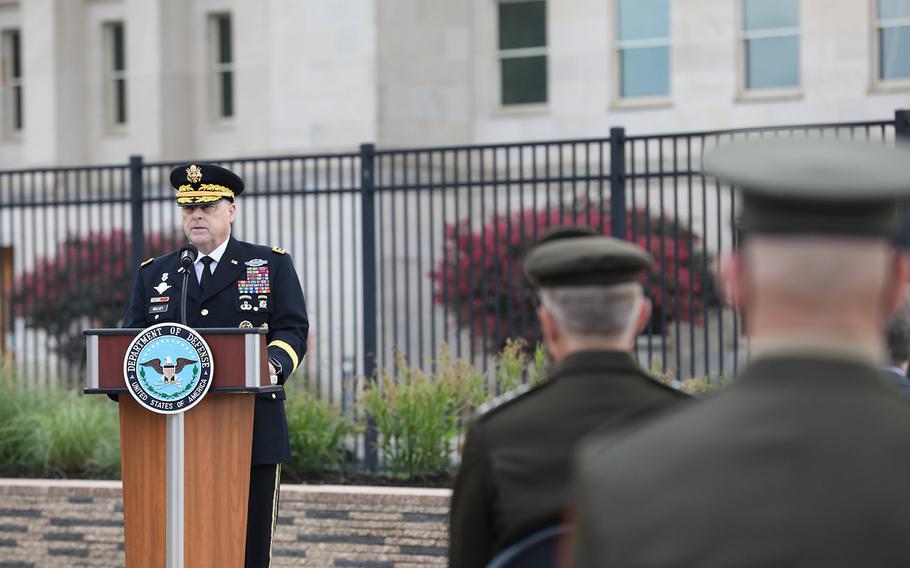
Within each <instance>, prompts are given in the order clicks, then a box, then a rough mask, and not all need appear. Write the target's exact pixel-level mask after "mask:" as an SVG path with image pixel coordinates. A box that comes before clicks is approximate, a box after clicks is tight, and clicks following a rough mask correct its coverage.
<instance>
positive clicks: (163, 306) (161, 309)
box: [149, 304, 167, 314]
mask: <svg viewBox="0 0 910 568" xmlns="http://www.w3.org/2000/svg"><path fill="white" fill-rule="evenodd" d="M166 311H167V304H158V305H155V306H149V313H150V314H157V313H160V312H166Z"/></svg>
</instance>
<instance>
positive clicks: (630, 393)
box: [449, 228, 685, 568]
mask: <svg viewBox="0 0 910 568" xmlns="http://www.w3.org/2000/svg"><path fill="white" fill-rule="evenodd" d="M542 241H543V242H540V243H538V244H536V245H535V247H534V248H533V249H532V250H531V252H530V253H529V254H528V255H527V257H526V259H525V271H526V273H527V275H528V276H529V278H530V280H531V282H532V283H533V284H534V286H535V287H536V288H537V290H538V293H539V297H540V300H541V303H542V306H541V308H540V309H539V310H538V316H539V318H540V324H541V327H542V331H543V336H544V339H545V342H546V347H547V350H548V351H549V354H550V356H551V358H552V360H553V361H554V363H555V366H554V367H552V368H551V369H550V370H549V372H548V377H547V380H546V381H545V382H544V383H543V384H542V385H540V386H538V387H536V388H534V389H532V390H530V391H528V392H525V393H523V394H520V395H518V396H515V397H514V398H511V399H510V400H508V401H506V402H501V403H500V404H499V405H498V406H495V408H492V409H489V410H486V411H485V412H484V411H483V410H481V412H482V414H480V415H479V416H478V417H477V418H475V419H474V420H473V422H472V424H471V425H470V427H469V430H468V433H467V438H466V442H465V446H464V451H463V455H462V461H461V466H460V468H459V470H458V473H457V476H456V479H455V486H454V491H453V495H452V505H451V513H450V545H449V560H450V566H452V567H453V568H478V567H482V566H485V565H486V564H487V563H488V562H489V561H490V560H491V559H492V558H493V557H494V556H495V555H496V554H497V553H499V552H501V551H502V550H503V549H505V548H506V547H508V546H509V545H511V544H513V543H515V542H517V541H519V540H521V539H522V538H523V537H525V536H528V535H530V534H532V533H534V532H537V531H539V530H541V529H545V528H548V527H550V526H553V525H557V524H559V523H560V522H561V519H562V514H563V509H564V507H565V506H566V505H567V503H568V502H569V480H570V476H569V463H570V455H571V450H572V447H573V446H574V444H575V443H576V442H577V441H578V440H579V439H580V438H581V437H582V436H584V435H586V434H588V433H590V432H591V431H592V430H593V429H595V428H598V427H602V426H603V424H604V423H606V422H608V421H611V420H615V421H617V422H619V421H620V419H621V418H622V417H630V416H633V415H636V416H640V415H643V414H644V413H646V412H650V411H655V412H656V411H657V410H658V409H662V408H663V407H666V406H668V405H671V404H674V403H678V402H680V401H682V400H683V399H684V398H685V395H684V394H682V393H681V392H678V391H676V390H674V389H672V388H670V387H668V386H665V385H663V384H661V383H659V382H657V381H656V380H654V379H652V378H651V377H650V376H648V375H647V374H646V373H645V372H644V371H643V370H642V369H641V368H640V367H639V366H638V364H637V363H636V362H635V360H634V359H633V358H632V355H631V353H630V352H631V351H632V348H633V346H634V341H635V337H636V335H637V334H638V333H640V332H641V330H642V329H643V327H644V326H645V324H646V323H647V321H648V318H649V316H650V303H649V302H648V300H647V299H646V298H645V297H644V294H643V291H642V287H641V284H640V283H639V279H640V277H641V275H642V273H643V271H644V270H646V269H647V268H648V266H649V265H650V264H651V262H652V259H651V257H650V255H648V254H647V253H646V252H645V251H644V250H642V249H641V248H639V247H637V246H635V245H632V244H629V243H625V242H623V241H619V240H616V239H611V238H606V237H601V236H593V233H590V232H589V231H584V230H578V229H576V228H571V229H569V228H566V229H562V230H557V231H553V232H551V233H550V234H548V235H547V236H546V237H545V238H544V239H542Z"/></svg>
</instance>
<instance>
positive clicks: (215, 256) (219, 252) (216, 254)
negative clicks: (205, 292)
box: [193, 237, 231, 283]
mask: <svg viewBox="0 0 910 568" xmlns="http://www.w3.org/2000/svg"><path fill="white" fill-rule="evenodd" d="M229 240H231V237H228V238H226V239H224V242H223V243H221V244H220V245H218V248H216V249H215V250H213V251H212V253H211V254H200V255H199V256H198V257H196V262H194V263H193V268H195V269H196V282H200V283H201V282H202V269H203V268H205V265H204V264H202V259H203V258H204V257H206V256H210V257H212V260H213V262H212V264H211V265H210V268H209V270H211V274H214V273H215V268H216V267H217V266H218V263H219V262H220V261H221V257H222V256H224V251H225V250H227V246H228V241H229Z"/></svg>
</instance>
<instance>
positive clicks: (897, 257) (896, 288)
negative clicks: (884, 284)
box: [885, 251, 910, 314]
mask: <svg viewBox="0 0 910 568" xmlns="http://www.w3.org/2000/svg"><path fill="white" fill-rule="evenodd" d="M908 292H910V256H908V254H907V253H905V252H902V251H896V252H895V253H894V268H893V270H892V273H891V281H890V282H889V286H888V292H887V297H886V298H885V301H886V305H885V310H886V313H888V314H890V313H894V312H896V311H897V310H899V309H901V308H903V307H904V306H905V304H906V303H907V302H908V296H907V294H908Z"/></svg>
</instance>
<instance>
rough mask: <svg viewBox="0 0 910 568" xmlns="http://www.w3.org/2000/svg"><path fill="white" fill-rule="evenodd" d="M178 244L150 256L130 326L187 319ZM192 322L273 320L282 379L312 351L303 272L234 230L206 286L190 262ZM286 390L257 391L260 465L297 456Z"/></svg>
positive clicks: (272, 348) (139, 278)
mask: <svg viewBox="0 0 910 568" xmlns="http://www.w3.org/2000/svg"><path fill="white" fill-rule="evenodd" d="M179 269H180V263H179V259H178V258H177V252H172V253H170V254H166V255H164V256H160V257H158V258H155V259H154V260H152V261H150V262H146V263H143V265H142V267H140V268H139V270H138V272H137V274H136V282H135V286H134V287H133V295H132V297H131V299H130V305H129V308H128V309H127V313H126V316H125V318H124V320H123V327H138V328H145V327H148V326H150V325H154V324H156V323H162V322H179V321H180V296H181V290H182V286H183V274H182V273H181V272H180V271H179ZM186 307H187V309H186V320H187V321H186V324H187V325H188V326H190V327H192V328H194V329H201V328H207V327H239V326H241V324H243V326H244V327H257V328H258V327H262V326H264V325H267V326H268V335H267V342H268V344H269V347H268V355H269V358H270V359H275V360H277V361H278V362H279V364H280V366H281V370H282V373H281V374H280V375H279V377H278V380H279V382H280V383H281V384H284V381H285V380H286V379H287V377H288V376H289V375H290V374H291V373H292V372H293V370H294V369H295V368H296V367H297V365H298V364H299V363H300V361H302V360H303V356H304V354H305V353H306V340H307V331H308V329H309V322H308V321H307V315H306V305H305V304H304V299H303V291H302V290H301V287H300V279H299V278H298V277H297V272H296V271H295V270H294V265H293V263H292V262H291V257H290V255H288V254H286V252H285V251H284V250H283V249H278V248H275V249H271V248H269V247H264V246H259V245H254V244H251V243H245V242H242V241H238V240H237V239H235V238H234V237H230V241H229V242H228V246H227V248H226V249H225V251H224V255H223V256H222V257H221V260H220V261H219V262H218V265H217V266H216V267H215V271H214V272H213V273H212V275H211V280H210V282H209V284H208V285H207V290H206V291H205V292H204V293H203V292H202V290H201V289H200V287H199V282H198V281H197V280H196V273H195V272H194V271H193V269H190V276H189V288H188V289H187V306H186ZM284 398H285V396H284V392H283V391H282V392H280V393H265V394H260V395H257V396H256V407H255V411H254V418H253V456H252V458H253V465H259V464H275V463H281V462H285V461H287V460H288V459H289V458H290V455H291V446H290V440H289V437H288V426H287V417H286V416H285V412H284Z"/></svg>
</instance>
